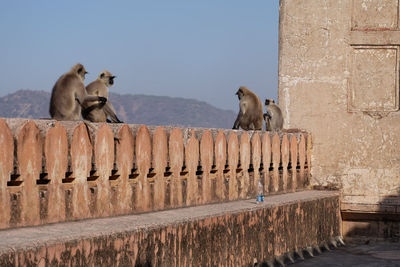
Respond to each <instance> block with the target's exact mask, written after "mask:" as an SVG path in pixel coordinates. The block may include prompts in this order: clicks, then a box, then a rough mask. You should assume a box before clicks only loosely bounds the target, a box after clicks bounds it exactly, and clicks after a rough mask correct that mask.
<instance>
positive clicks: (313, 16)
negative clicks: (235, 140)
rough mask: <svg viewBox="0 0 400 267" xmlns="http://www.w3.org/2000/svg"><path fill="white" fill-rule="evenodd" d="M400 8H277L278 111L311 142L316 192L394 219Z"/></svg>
mask: <svg viewBox="0 0 400 267" xmlns="http://www.w3.org/2000/svg"><path fill="white" fill-rule="evenodd" d="M399 14H400V12H399V1H398V0H325V1H309V0H281V1H280V38H279V42H280V43H279V47H280V51H279V53H280V54H279V104H280V106H281V107H282V109H283V113H284V116H285V119H286V121H285V127H289V128H302V129H306V130H307V131H310V132H311V133H312V134H313V153H312V158H311V164H312V166H313V167H312V179H311V183H312V185H315V186H323V187H335V188H340V189H341V191H342V193H343V202H342V209H343V210H354V211H362V212H367V213H368V212H391V213H399V212H400V210H399V205H400V200H399V197H398V196H399V194H400V134H399V132H400V113H399V111H398V110H399V60H400V57H399V47H400V25H399Z"/></svg>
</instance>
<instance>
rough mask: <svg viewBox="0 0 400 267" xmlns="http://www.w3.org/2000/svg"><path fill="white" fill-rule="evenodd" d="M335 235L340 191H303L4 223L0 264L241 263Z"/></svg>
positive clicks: (0, 236) (272, 257)
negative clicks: (155, 209) (113, 213)
mask: <svg viewBox="0 0 400 267" xmlns="http://www.w3.org/2000/svg"><path fill="white" fill-rule="evenodd" d="M338 235H340V232H339V193H338V192H333V191H302V192H296V193H288V194H284V195H274V196H269V197H266V198H265V199H264V202H263V203H261V204H257V203H256V201H255V200H254V199H251V200H241V201H233V202H228V203H221V204H210V205H203V206H196V207H189V208H180V209H175V210H166V211H159V212H152V213H144V214H140V215H127V216H118V217H109V218H102V219H90V220H84V221H77V222H66V223H57V224H52V225H43V226H37V227H25V228H20V229H9V230H3V231H1V232H0V265H1V266H3V265H7V264H12V265H15V266H22V265H36V264H41V263H52V264H53V263H61V262H62V263H63V264H66V265H69V264H78V265H79V264H80V265H89V266H95V265H96V264H98V263H102V264H107V265H108V266H119V265H125V264H126V265H129V266H136V265H135V264H146V263H149V264H151V265H150V266H187V265H193V266H206V265H208V266H210V265H218V264H222V265H230V264H233V265H234V266H247V265H248V264H251V263H253V261H254V259H257V261H259V262H260V261H267V260H271V259H274V257H277V256H281V255H283V254H285V253H287V252H290V251H296V250H297V249H301V248H306V247H310V246H311V247H313V246H318V245H320V244H321V243H322V242H326V241H329V239H330V238H332V237H335V236H338ZM204 264H205V265H204Z"/></svg>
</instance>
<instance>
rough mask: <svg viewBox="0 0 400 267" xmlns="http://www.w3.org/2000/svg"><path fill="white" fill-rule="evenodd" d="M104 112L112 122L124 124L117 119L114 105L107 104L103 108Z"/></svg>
mask: <svg viewBox="0 0 400 267" xmlns="http://www.w3.org/2000/svg"><path fill="white" fill-rule="evenodd" d="M103 110H104V112H105V113H106V115H107V117H110V118H111V122H114V123H123V122H122V121H120V120H119V119H118V117H117V115H116V114H115V109H114V107H113V105H112V104H111V103H110V102H107V103H106V104H105V105H104V107H103Z"/></svg>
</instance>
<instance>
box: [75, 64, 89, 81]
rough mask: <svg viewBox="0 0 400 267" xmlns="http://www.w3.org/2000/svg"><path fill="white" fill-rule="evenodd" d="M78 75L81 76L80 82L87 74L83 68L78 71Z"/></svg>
mask: <svg viewBox="0 0 400 267" xmlns="http://www.w3.org/2000/svg"><path fill="white" fill-rule="evenodd" d="M77 72H78V75H79V76H81V78H82V80H84V79H85V75H86V74H87V73H88V72H87V71H86V69H85V67H84V66H82V67H81V68H79V69H78V71H77Z"/></svg>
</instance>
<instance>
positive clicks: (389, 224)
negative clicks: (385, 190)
mask: <svg viewBox="0 0 400 267" xmlns="http://www.w3.org/2000/svg"><path fill="white" fill-rule="evenodd" d="M369 206H371V207H368V211H354V210H353V211H342V220H343V235H344V237H345V239H347V240H350V241H354V242H364V243H366V244H367V243H369V242H371V241H379V240H387V241H393V242H399V241H400V194H397V195H392V196H387V197H385V198H383V199H382V200H381V201H380V202H379V203H377V204H376V205H369Z"/></svg>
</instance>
